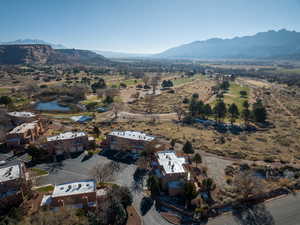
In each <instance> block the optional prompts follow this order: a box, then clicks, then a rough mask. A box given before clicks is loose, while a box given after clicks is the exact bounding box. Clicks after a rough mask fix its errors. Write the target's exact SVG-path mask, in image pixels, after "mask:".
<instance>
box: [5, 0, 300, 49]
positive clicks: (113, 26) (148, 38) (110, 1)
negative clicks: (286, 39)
mask: <svg viewBox="0 0 300 225" xmlns="http://www.w3.org/2000/svg"><path fill="white" fill-rule="evenodd" d="M282 28H285V29H288V30H296V31H300V0H0V41H13V40H16V39H25V38H30V39H41V40H45V41H48V42H54V43H57V44H63V45H65V46H67V47H70V48H79V49H90V50H105V51H119V52H128V53H158V52H161V51H163V50H166V49H168V48H171V47H175V46H178V45H182V44H186V43H189V42H193V41H197V40H206V39H209V38H214V37H219V38H232V37H236V36H245V35H253V34H255V33H257V32H262V31H268V30H279V29H282Z"/></svg>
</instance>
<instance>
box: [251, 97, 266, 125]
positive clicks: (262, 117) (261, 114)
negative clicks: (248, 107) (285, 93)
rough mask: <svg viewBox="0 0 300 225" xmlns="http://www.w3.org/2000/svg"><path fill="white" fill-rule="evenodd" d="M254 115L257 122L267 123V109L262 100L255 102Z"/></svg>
mask: <svg viewBox="0 0 300 225" xmlns="http://www.w3.org/2000/svg"><path fill="white" fill-rule="evenodd" d="M252 112H253V117H254V120H255V121H256V122H259V123H265V122H266V119H267V110H266V108H265V107H264V105H263V104H262V101H261V100H257V101H256V103H254V104H253V111H252Z"/></svg>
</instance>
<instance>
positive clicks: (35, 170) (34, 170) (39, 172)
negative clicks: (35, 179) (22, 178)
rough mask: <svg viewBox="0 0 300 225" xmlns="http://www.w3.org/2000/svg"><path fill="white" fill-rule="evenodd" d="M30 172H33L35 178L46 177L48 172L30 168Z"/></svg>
mask: <svg viewBox="0 0 300 225" xmlns="http://www.w3.org/2000/svg"><path fill="white" fill-rule="evenodd" d="M30 170H31V171H32V172H34V173H35V174H36V175H37V176H42V175H47V174H48V172H47V171H46V170H42V169H39V168H31V169H30Z"/></svg>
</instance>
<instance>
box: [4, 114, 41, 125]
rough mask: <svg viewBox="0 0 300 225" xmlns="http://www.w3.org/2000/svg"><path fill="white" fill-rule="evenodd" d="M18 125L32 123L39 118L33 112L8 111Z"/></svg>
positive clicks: (13, 121)
mask: <svg viewBox="0 0 300 225" xmlns="http://www.w3.org/2000/svg"><path fill="white" fill-rule="evenodd" d="M7 114H8V115H9V117H10V119H11V121H12V123H13V124H14V125H16V126H18V125H20V124H22V123H30V122H33V121H35V120H37V116H36V115H35V114H34V113H32V112H9V113H7Z"/></svg>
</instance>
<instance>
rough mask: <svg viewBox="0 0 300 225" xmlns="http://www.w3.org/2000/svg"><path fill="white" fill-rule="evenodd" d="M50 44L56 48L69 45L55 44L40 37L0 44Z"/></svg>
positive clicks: (0, 43) (63, 47) (64, 47)
mask: <svg viewBox="0 0 300 225" xmlns="http://www.w3.org/2000/svg"><path fill="white" fill-rule="evenodd" d="M34 44H35V45H36V44H38V45H50V46H51V47H52V48H54V49H66V48H67V47H66V46H64V45H61V44H54V43H50V42H47V41H43V40H39V39H18V40H15V41H8V42H0V45H34Z"/></svg>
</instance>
